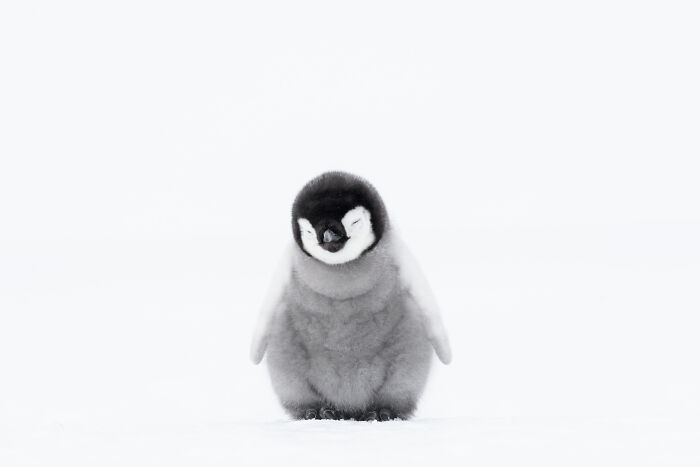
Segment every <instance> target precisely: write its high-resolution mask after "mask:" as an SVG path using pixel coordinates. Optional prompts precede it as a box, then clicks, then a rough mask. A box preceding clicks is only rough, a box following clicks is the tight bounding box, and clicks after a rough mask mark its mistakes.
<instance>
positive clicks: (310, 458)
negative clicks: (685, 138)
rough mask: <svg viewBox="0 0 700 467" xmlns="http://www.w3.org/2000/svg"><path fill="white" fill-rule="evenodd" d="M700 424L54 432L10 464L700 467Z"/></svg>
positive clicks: (435, 423)
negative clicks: (365, 464)
mask: <svg viewBox="0 0 700 467" xmlns="http://www.w3.org/2000/svg"><path fill="white" fill-rule="evenodd" d="M698 445H700V424H699V423H698V421H697V420H694V421H692V420H690V421H689V420H682V419H631V418H619V419H601V418H571V417H568V418H567V417H559V418H527V417H523V418H490V419H489V418H473V417H463V418H444V419H429V418H425V419H419V420H415V421H409V422H398V421H394V422H386V423H378V422H373V423H363V422H349V421H347V422H346V421H326V420H324V421H296V422H292V421H285V420H273V421H267V422H263V421H258V422H229V423H221V424H208V425H202V426H198V427H182V428H173V427H172V426H168V427H144V428H140V429H138V430H135V431H127V432H124V431H114V430H110V431H98V432H94V431H87V432H86V431H83V430H75V429H71V428H69V427H64V426H61V425H55V426H50V427H46V429H45V430H43V431H42V432H39V433H35V434H34V435H33V436H32V437H30V438H28V439H23V440H21V441H20V442H18V443H17V444H15V446H14V448H13V449H10V450H6V451H5V452H3V457H1V458H0V460H2V461H4V462H3V465H52V466H56V467H60V466H75V467H80V466H93V465H101V466H105V467H109V466H121V465H168V466H178V465H198V466H226V465H250V466H258V465H259V466H270V465H288V466H297V465H298V466H309V465H337V466H341V467H342V466H353V465H358V464H363V463H368V462H370V463H382V464H383V465H431V464H432V463H436V462H439V463H440V465H445V466H463V465H479V466H491V465H494V466H495V465H542V466H549V465H551V466H560V465H570V466H578V465H638V466H668V465H689V466H691V465H698V462H700V451H699V450H698Z"/></svg>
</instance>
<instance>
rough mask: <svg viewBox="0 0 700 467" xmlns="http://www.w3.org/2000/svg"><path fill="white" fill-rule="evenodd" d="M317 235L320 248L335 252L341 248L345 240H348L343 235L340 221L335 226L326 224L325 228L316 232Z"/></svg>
mask: <svg viewBox="0 0 700 467" xmlns="http://www.w3.org/2000/svg"><path fill="white" fill-rule="evenodd" d="M321 232H323V233H321ZM318 236H319V244H320V245H321V248H323V249H324V250H326V251H330V252H331V253H335V252H336V251H338V250H340V249H341V248H343V246H344V245H345V242H346V241H347V240H348V238H347V237H346V236H345V230H344V229H343V227H342V225H341V224H340V223H338V225H337V226H336V225H326V227H325V229H323V230H321V231H320V232H319V233H318Z"/></svg>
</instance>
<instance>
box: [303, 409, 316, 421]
mask: <svg viewBox="0 0 700 467" xmlns="http://www.w3.org/2000/svg"><path fill="white" fill-rule="evenodd" d="M316 418H318V412H317V411H316V409H306V412H305V413H304V420H315V419H316Z"/></svg>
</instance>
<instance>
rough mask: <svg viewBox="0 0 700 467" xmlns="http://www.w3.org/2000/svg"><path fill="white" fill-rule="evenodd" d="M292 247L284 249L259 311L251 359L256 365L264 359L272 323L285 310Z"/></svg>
mask: <svg viewBox="0 0 700 467" xmlns="http://www.w3.org/2000/svg"><path fill="white" fill-rule="evenodd" d="M292 248H293V245H292V244H290V245H288V246H287V248H286V249H285V250H284V253H283V254H282V258H281V259H280V261H279V263H278V265H277V269H275V272H274V274H273V276H272V281H271V282H270V286H269V288H268V291H267V295H266V296H265V300H264V301H263V304H262V307H261V308H260V312H259V313H258V322H257V325H256V326H255V333H254V334H253V341H252V342H251V346H250V359H251V360H252V361H253V363H254V364H256V365H257V364H258V363H260V362H261V361H262V359H263V356H264V355H265V350H266V349H267V343H268V340H269V338H270V332H271V328H272V323H273V322H274V320H275V318H276V317H277V316H278V315H279V314H280V313H281V312H282V310H284V306H285V301H284V291H285V289H286V287H287V284H288V283H289V278H290V277H291V275H292V251H293V249H292Z"/></svg>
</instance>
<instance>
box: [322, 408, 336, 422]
mask: <svg viewBox="0 0 700 467" xmlns="http://www.w3.org/2000/svg"><path fill="white" fill-rule="evenodd" d="M319 415H320V416H321V419H323V420H337V419H338V414H336V413H335V410H333V409H332V408H331V407H321V410H320V411H319Z"/></svg>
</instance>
